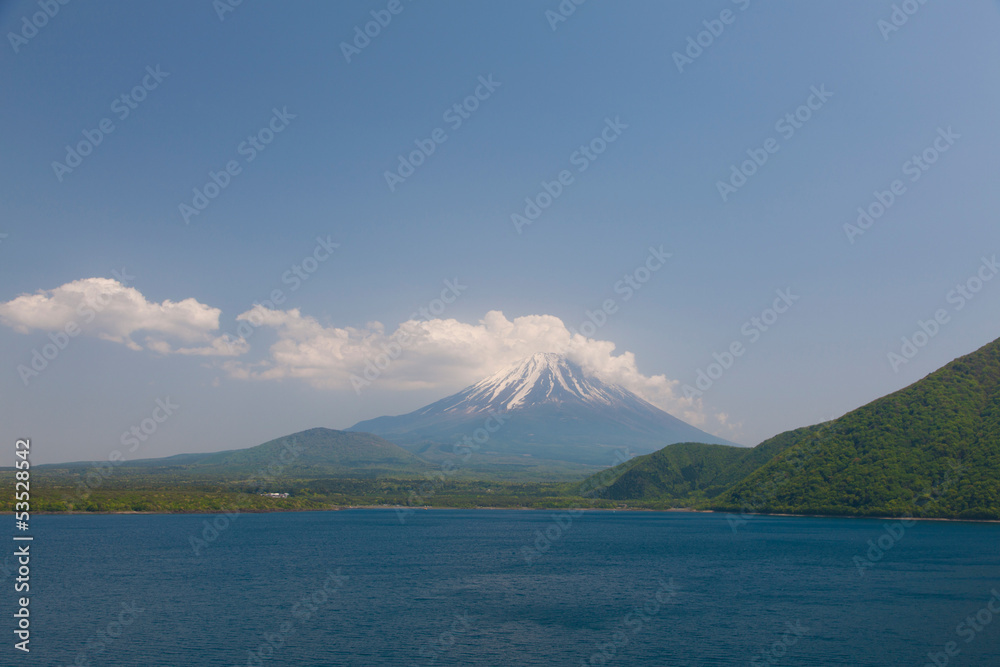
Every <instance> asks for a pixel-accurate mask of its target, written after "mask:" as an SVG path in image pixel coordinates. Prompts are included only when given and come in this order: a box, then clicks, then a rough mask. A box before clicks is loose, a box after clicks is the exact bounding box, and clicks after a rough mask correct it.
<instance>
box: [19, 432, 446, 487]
mask: <svg viewBox="0 0 1000 667" xmlns="http://www.w3.org/2000/svg"><path fill="white" fill-rule="evenodd" d="M95 465H96V463H95V462H78V463H58V464H52V465H49V466H39V468H45V467H49V468H63V469H74V468H92V467H94V466H95ZM119 467H121V468H123V469H135V470H137V471H140V470H141V471H143V472H145V473H149V474H156V473H169V474H173V475H192V476H197V477H206V476H213V477H220V478H235V477H255V478H272V477H273V478H276V477H282V476H286V477H287V476H298V477H308V476H317V477H321V476H341V477H375V476H384V475H390V474H407V475H412V474H415V473H421V472H423V471H426V470H430V469H432V466H431V465H430V464H428V463H427V462H425V461H423V460H421V459H420V458H419V457H417V456H415V455H414V454H411V453H410V452H408V451H406V450H405V449H403V448H401V447H399V446H398V445H395V444H393V443H391V442H388V441H387V440H383V439H382V438H379V437H378V436H375V435H372V434H370V433H348V432H346V431H336V430H333V429H329V428H313V429H308V430H306V431H300V432H298V433H293V434H291V435H286V436H284V437H281V438H276V439H274V440H269V441H268V442H265V443H263V444H260V445H257V446H255V447H248V448H247V449H237V450H229V451H224V452H212V453H208V454H178V455H176V456H168V457H165V458H159V459H137V460H135V461H123V462H121V463H120V466H119Z"/></svg>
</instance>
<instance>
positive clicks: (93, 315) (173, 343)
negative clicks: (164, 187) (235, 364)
mask: <svg viewBox="0 0 1000 667" xmlns="http://www.w3.org/2000/svg"><path fill="white" fill-rule="evenodd" d="M221 312H222V311H221V310H219V309H218V308H212V307H210V306H207V305H205V304H203V303H199V302H198V301H197V300H196V299H192V298H188V299H184V300H183V301H177V302H174V301H170V300H169V299H167V300H165V301H163V302H162V303H156V302H155V301H154V302H151V301H147V300H146V297H144V296H143V295H142V293H141V292H139V290H137V289H135V288H134V287H127V286H126V285H124V284H122V283H121V282H119V281H118V280H115V279H112V278H83V279H81V280H74V281H73V282H70V283H66V284H65V285H61V286H59V287H56V288H55V289H51V290H40V291H38V292H36V293H35V294H22V295H21V296H19V297H17V298H15V299H12V300H10V301H6V302H3V303H0V322H2V323H3V324H5V325H6V326H8V327H11V328H13V329H14V330H15V331H18V332H20V333H29V332H31V331H34V330H41V331H46V332H50V333H56V332H63V333H65V334H67V335H69V336H78V335H84V336H93V337H96V338H101V339H104V340H108V341H113V342H115V343H121V344H123V345H125V346H127V347H128V348H129V349H132V350H142V349H144V348H143V345H145V349H149V350H152V351H154V352H158V353H160V354H187V355H206V356H210V355H221V356H233V355H237V354H242V353H243V352H245V351H246V350H247V349H248V346H247V345H246V343H245V342H244V341H237V342H236V343H235V344H228V343H227V342H226V340H225V338H224V337H222V336H217V335H216V334H215V332H217V331H218V329H219V316H220V314H221ZM137 334H142V336H143V338H142V343H143V344H142V345H140V344H139V343H137V342H136V341H135V340H134V336H136V335H137Z"/></svg>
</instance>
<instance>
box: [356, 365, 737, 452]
mask: <svg viewBox="0 0 1000 667" xmlns="http://www.w3.org/2000/svg"><path fill="white" fill-rule="evenodd" d="M349 430H351V431H366V432H368V433H374V434H376V435H379V436H381V437H383V438H385V439H387V440H390V441H392V442H395V443H396V444H398V445H400V446H402V447H404V448H406V449H409V450H410V451H412V452H415V453H418V454H421V455H423V456H426V455H428V454H430V453H432V452H433V451H434V450H438V451H440V452H441V453H446V452H450V451H451V449H452V448H453V446H454V444H455V443H456V442H457V441H460V440H462V439H463V438H465V437H468V436H473V434H474V433H478V434H479V439H478V440H477V445H479V449H478V450H477V453H478V454H487V455H492V456H494V457H495V456H501V457H533V458H535V459H544V460H550V461H559V462H568V463H583V464H589V465H605V466H606V465H608V464H609V462H610V461H612V460H613V458H614V456H615V451H616V450H621V449H627V451H628V452H629V454H647V453H650V452H654V451H656V450H658V449H660V448H661V447H664V446H666V445H669V444H673V443H676V442H705V443H711V444H723V445H732V444H733V443H731V442H728V441H726V440H723V439H722V438H718V437H716V436H714V435H710V434H708V433H706V432H704V431H702V430H700V429H697V428H695V427H694V426H691V425H690V424H688V423H686V422H683V421H681V420H680V419H678V418H676V417H674V416H673V415H670V414H668V413H667V412H664V411H663V410H661V409H659V408H658V407H656V406H655V405H653V404H651V403H649V402H648V401H645V400H643V399H642V398H640V397H639V396H637V395H636V394H634V393H632V392H631V391H629V390H628V389H625V388H624V387H622V386H620V385H616V384H610V383H606V382H604V381H602V380H600V379H599V378H597V377H595V376H593V375H587V374H585V373H584V372H583V370H582V369H581V368H580V367H579V366H578V365H576V364H575V363H573V362H571V361H569V360H568V359H566V358H565V357H562V356H560V355H558V354H553V353H542V352H540V353H536V354H534V355H532V356H530V357H528V358H526V359H522V360H521V361H519V362H518V363H516V364H514V365H512V366H509V367H507V368H505V369H502V370H500V371H498V372H496V373H494V374H493V375H491V376H489V377H487V378H485V379H483V380H481V381H479V382H477V383H476V384H474V385H472V386H470V387H467V388H465V389H463V390H462V391H460V392H458V393H457V394H453V395H451V396H448V397H447V398H443V399H441V400H440V401H437V402H435V403H431V404H430V405H427V406H425V407H423V408H420V409H419V410H415V411H414V412H411V413H409V414H405V415H399V416H395V417H378V418H376V419H369V420H367V421H362V422H358V423H357V424H355V425H354V426H352V427H351V428H350V429H349ZM484 431H486V432H488V437H486V438H484V437H483V436H482V433H483V432H484Z"/></svg>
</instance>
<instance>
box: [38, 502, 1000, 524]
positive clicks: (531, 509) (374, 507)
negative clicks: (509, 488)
mask: <svg viewBox="0 0 1000 667" xmlns="http://www.w3.org/2000/svg"><path fill="white" fill-rule="evenodd" d="M395 509H409V510H410V511H413V512H418V511H427V510H438V511H454V512H477V511H503V510H507V511H512V512H561V511H570V510H572V511H583V512H686V513H692V514H729V515H733V516H739V517H741V518H743V519H744V520H747V521H749V520H750V518H753V517H772V516H777V517H787V518H802V519H868V520H872V521H944V522H956V523H1000V519H960V518H953V517H913V516H854V515H847V514H790V513H787V512H751V513H747V514H738V513H736V512H730V511H726V510H706V509H695V508H692V507H668V508H662V509H661V508H649V507H434V506H432V505H421V506H419V507H413V506H409V505H338V506H335V507H315V508H302V507H290V508H280V507H275V508H269V509H257V508H254V509H245V510H244V509H236V510H235V513H238V514H274V513H280V512H340V511H344V510H395ZM232 513H234V512H233V510H229V509H219V510H211V511H206V510H197V511H185V510H178V511H173V512H159V511H135V510H119V511H113V512H103V511H102V512H86V511H82V512H76V511H73V512H49V511H42V512H33V513H32V514H33V515H35V516H41V515H45V516H81V515H105V516H108V515H116V514H118V515H127V514H157V515H163V516H169V515H175V514H232Z"/></svg>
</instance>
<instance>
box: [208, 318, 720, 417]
mask: <svg viewBox="0 0 1000 667" xmlns="http://www.w3.org/2000/svg"><path fill="white" fill-rule="evenodd" d="M237 319H238V320H240V321H246V322H248V323H249V324H251V325H253V326H254V327H266V328H269V329H273V330H274V331H275V332H276V333H277V336H278V340H277V342H275V343H274V344H273V345H272V346H271V348H270V356H269V358H268V359H266V360H265V361H263V362H259V363H256V364H251V363H246V362H240V361H231V362H227V363H226V364H225V365H224V367H225V368H226V369H227V370H228V371H229V373H230V374H231V375H233V376H234V377H238V378H242V379H259V380H267V379H283V378H298V379H301V380H305V381H307V382H309V383H310V384H312V385H313V386H316V387H320V388H341V389H342V388H349V387H354V389H355V390H356V391H358V392H359V393H361V392H362V391H364V390H365V389H366V388H367V387H369V386H371V385H374V384H376V383H377V384H378V385H379V386H380V387H382V388H386V389H394V390H407V389H414V388H440V389H442V391H449V392H451V391H457V390H458V389H461V388H462V387H465V386H467V385H469V384H472V383H474V382H477V381H479V380H481V379H482V378H483V377H485V376H487V375H489V374H491V373H494V372H496V371H497V370H499V369H500V368H503V367H504V366H507V365H510V364H513V363H515V362H517V361H520V360H521V359H523V358H524V357H527V356H529V355H531V354H533V353H535V352H555V353H557V354H562V355H565V356H566V357H567V358H568V359H570V360H571V361H573V362H575V363H577V364H579V365H580V367H581V368H582V369H583V370H584V371H585V372H588V373H593V374H594V375H596V376H597V377H599V378H601V379H602V380H604V381H606V382H613V383H616V384H620V385H622V386H623V387H625V388H627V389H629V390H631V391H632V392H634V393H636V394H638V395H639V396H641V397H643V398H644V399H646V400H647V401H649V402H650V403H653V404H654V405H656V406H658V407H660V408H662V409H663V410H666V411H667V412H670V413H671V414H673V415H675V416H677V417H679V418H681V419H683V420H684V421H687V422H688V423H691V424H694V425H696V426H700V427H704V428H708V429H713V430H720V429H721V430H724V431H727V432H729V431H731V430H732V429H731V426H730V425H729V424H728V423H727V418H726V415H724V414H721V413H716V414H712V415H710V414H707V413H706V411H705V410H704V408H703V406H702V404H701V401H700V400H699V399H697V398H686V397H684V396H683V394H682V393H681V390H680V383H679V381H677V380H670V379H668V378H667V377H666V376H664V375H644V374H643V373H641V372H640V371H639V369H638V367H637V365H636V360H635V356H634V355H633V354H632V353H631V352H622V353H620V354H617V355H616V354H615V353H614V351H615V344H614V343H612V342H610V341H603V340H594V339H592V338H586V337H585V336H582V335H581V334H578V333H576V334H575V333H572V332H571V331H570V330H569V329H568V328H567V327H566V325H565V324H564V323H563V321H562V320H561V319H559V318H558V317H555V316H553V315H526V316H523V317H515V318H514V319H513V320H509V319H507V318H506V317H505V316H504V314H503V313H502V312H500V311H498V310H492V311H490V312H488V313H486V315H485V316H484V317H483V318H482V319H481V320H480V321H479V322H478V323H476V324H468V323H464V322H459V321H458V320H455V319H425V320H414V319H411V320H408V321H406V322H403V323H401V324H400V325H399V326H398V327H397V328H396V329H395V331H392V332H391V333H390V332H387V331H386V329H385V327H384V326H383V325H382V324H381V323H379V322H372V323H369V324H368V325H366V326H365V327H363V328H356V327H327V326H323V325H321V324H320V323H319V322H318V321H317V320H316V319H314V318H312V317H309V316H305V315H302V313H301V312H300V311H299V310H298V309H293V310H272V309H269V308H266V307H264V306H261V305H257V306H254V308H252V309H251V310H248V311H246V312H245V313H242V314H240V315H239V316H238V317H237Z"/></svg>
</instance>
